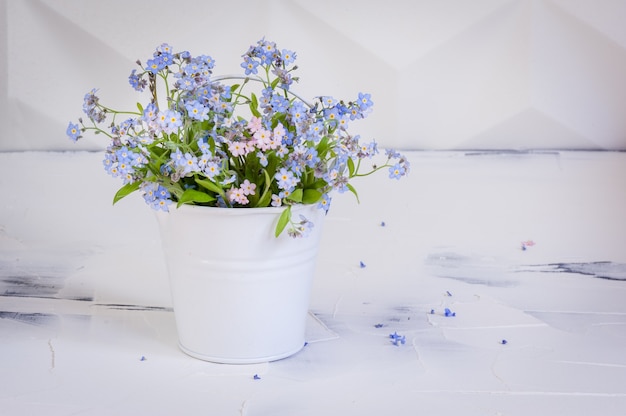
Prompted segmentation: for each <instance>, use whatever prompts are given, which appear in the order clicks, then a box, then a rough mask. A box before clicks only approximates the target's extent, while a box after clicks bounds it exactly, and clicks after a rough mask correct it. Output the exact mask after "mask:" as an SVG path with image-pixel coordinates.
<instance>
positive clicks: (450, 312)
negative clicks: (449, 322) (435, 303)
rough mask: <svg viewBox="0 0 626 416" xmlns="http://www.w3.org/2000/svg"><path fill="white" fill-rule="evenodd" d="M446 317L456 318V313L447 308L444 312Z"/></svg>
mask: <svg viewBox="0 0 626 416" xmlns="http://www.w3.org/2000/svg"><path fill="white" fill-rule="evenodd" d="M444 313H445V315H446V316H456V312H452V311H451V310H450V309H448V308H446V309H445V311H444Z"/></svg>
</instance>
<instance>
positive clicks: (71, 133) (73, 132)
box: [66, 121, 81, 142]
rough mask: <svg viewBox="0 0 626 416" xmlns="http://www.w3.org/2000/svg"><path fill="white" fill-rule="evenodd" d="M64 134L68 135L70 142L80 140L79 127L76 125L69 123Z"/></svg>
mask: <svg viewBox="0 0 626 416" xmlns="http://www.w3.org/2000/svg"><path fill="white" fill-rule="evenodd" d="M66 134H67V135H68V137H69V138H70V139H71V140H72V141H74V142H75V141H77V140H78V139H80V137H81V136H80V127H79V126H78V124H74V123H72V122H71V121H70V123H69V124H68V125H67V130H66Z"/></svg>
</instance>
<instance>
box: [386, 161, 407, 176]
mask: <svg viewBox="0 0 626 416" xmlns="http://www.w3.org/2000/svg"><path fill="white" fill-rule="evenodd" d="M405 173H406V170H405V169H404V166H402V165H401V164H400V163H396V164H395V165H393V166H391V167H389V178H391V179H400V178H401V177H402V176H403V175H404V174H405Z"/></svg>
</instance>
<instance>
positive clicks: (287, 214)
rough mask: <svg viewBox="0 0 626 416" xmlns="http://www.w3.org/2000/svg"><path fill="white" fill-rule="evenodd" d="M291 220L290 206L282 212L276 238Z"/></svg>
mask: <svg viewBox="0 0 626 416" xmlns="http://www.w3.org/2000/svg"><path fill="white" fill-rule="evenodd" d="M289 220H291V205H288V206H287V208H285V210H284V211H283V212H282V214H280V217H279V218H278V223H277V224H276V231H275V232H274V236H275V237H278V236H279V235H280V234H281V233H282V232H283V230H284V229H285V227H286V226H287V224H288V223H289Z"/></svg>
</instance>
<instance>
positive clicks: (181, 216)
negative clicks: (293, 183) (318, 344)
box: [157, 205, 324, 364]
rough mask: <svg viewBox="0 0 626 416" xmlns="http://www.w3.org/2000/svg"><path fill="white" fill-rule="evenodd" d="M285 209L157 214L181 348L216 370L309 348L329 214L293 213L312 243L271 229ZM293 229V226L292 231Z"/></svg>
mask: <svg viewBox="0 0 626 416" xmlns="http://www.w3.org/2000/svg"><path fill="white" fill-rule="evenodd" d="M283 209H284V208H271V207H270V208H212V207H199V206H191V205H183V206H181V207H180V208H174V207H172V208H171V209H170V212H169V213H158V215H157V218H158V221H159V225H160V231H161V240H162V245H163V250H164V254H165V260H166V263H167V266H168V271H169V276H170V284H171V291H172V303H173V306H174V315H175V318H176V326H177V330H178V337H179V345H180V348H181V349H182V350H183V351H184V352H185V353H187V354H189V355H191V356H193V357H196V358H200V359H203V360H207V361H212V362H219V363H233V364H245V363H259V362H267V361H274V360H278V359H281V358H285V357H288V356H290V355H292V354H295V353H296V352H298V351H299V350H300V349H301V348H302V347H303V346H304V342H305V339H304V335H305V329H306V320H307V313H308V308H309V302H310V293H311V283H312V280H313V276H314V272H315V262H316V258H317V252H318V246H319V240H320V235H321V229H322V222H323V218H324V211H323V210H320V209H318V208H317V207H316V206H315V205H313V206H311V205H308V206H294V207H292V218H293V219H294V220H298V221H299V215H300V214H302V215H304V216H305V217H306V218H307V219H309V220H310V221H312V222H313V223H314V224H315V226H314V227H313V230H312V232H311V234H310V235H309V236H308V237H303V238H292V237H290V236H288V235H287V229H285V231H284V232H283V233H282V234H281V235H280V236H279V237H278V238H276V237H275V236H274V230H275V227H276V224H277V222H278V218H279V216H280V214H281V213H282V212H283ZM288 227H289V226H288Z"/></svg>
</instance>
